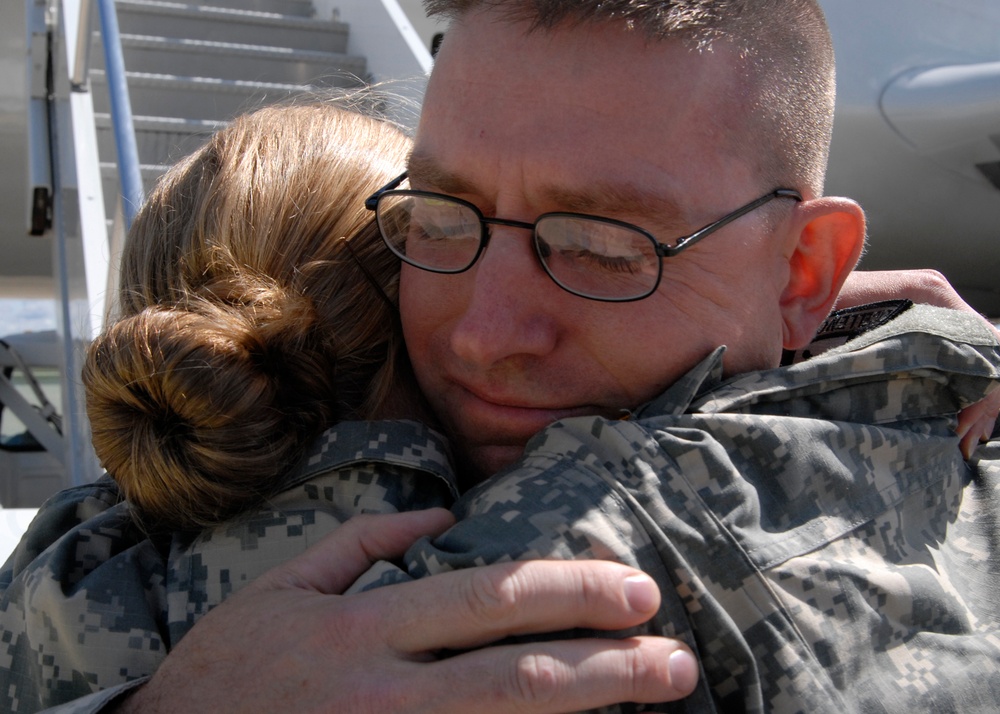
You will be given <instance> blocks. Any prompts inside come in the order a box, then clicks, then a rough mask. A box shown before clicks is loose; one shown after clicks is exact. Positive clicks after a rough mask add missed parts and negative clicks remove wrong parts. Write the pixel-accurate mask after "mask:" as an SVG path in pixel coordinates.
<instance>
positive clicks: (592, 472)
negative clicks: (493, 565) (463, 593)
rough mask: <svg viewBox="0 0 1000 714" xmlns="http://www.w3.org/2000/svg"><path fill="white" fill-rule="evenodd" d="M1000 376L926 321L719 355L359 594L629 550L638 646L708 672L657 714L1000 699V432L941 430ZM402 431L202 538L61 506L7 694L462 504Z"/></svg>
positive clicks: (566, 436) (109, 657)
mask: <svg viewBox="0 0 1000 714" xmlns="http://www.w3.org/2000/svg"><path fill="white" fill-rule="evenodd" d="M889 312H890V313H891V312H892V311H891V310H890V311H889ZM872 314H877V313H871V312H868V313H865V312H852V313H849V314H848V315H846V316H838V318H837V320H839V321H840V322H838V321H836V320H835V321H832V322H831V323H830V327H829V329H828V330H827V332H828V334H829V335H833V336H834V337H836V336H837V335H838V334H839V333H840V332H842V330H840V327H843V326H844V325H845V324H847V323H850V322H852V321H855V322H857V321H861V322H863V321H864V320H866V319H868V318H869V317H871V315H872ZM847 327H848V328H850V327H853V326H852V325H850V324H848V325H847ZM846 331H850V330H846ZM998 364H1000V356H998V352H997V346H996V343H995V341H994V340H993V337H992V335H991V334H990V333H988V332H987V331H986V330H985V329H983V328H981V327H980V326H979V325H978V324H977V323H975V321H973V320H971V319H969V318H967V317H966V316H962V315H957V314H955V313H950V312H946V311H935V310H932V309H913V310H910V311H908V312H905V313H903V314H902V315H901V316H899V317H896V318H895V319H894V320H892V321H891V322H889V323H887V324H885V325H883V326H881V327H877V328H875V329H874V330H871V331H870V332H868V333H866V334H865V335H864V336H862V337H861V338H859V339H857V340H855V341H853V342H851V343H850V345H849V346H846V347H838V348H835V349H833V350H831V351H829V352H826V353H825V354H823V355H821V356H819V357H815V358H814V359H811V360H808V361H806V362H801V363H799V364H796V365H794V366H791V367H786V368H780V369H775V370H770V371H765V372H754V373H749V374H745V375H741V376H739V377H736V378H733V379H730V380H728V381H722V380H721V376H720V375H721V350H720V351H716V352H715V353H713V354H712V355H711V356H709V357H708V358H707V359H706V360H705V361H703V362H702V363H701V364H700V365H698V366H697V367H696V368H695V369H693V370H692V371H691V372H690V373H689V374H688V375H686V376H685V377H684V378H683V379H682V380H680V381H679V382H677V383H676V384H675V385H674V386H673V387H671V388H670V389H669V390H668V391H667V392H666V393H665V394H664V395H662V396H661V397H660V398H658V399H657V400H655V401H654V402H652V403H650V404H648V405H646V406H645V407H643V408H642V409H640V410H639V411H637V412H636V413H635V414H633V415H631V417H630V418H629V419H627V420H622V421H608V420H605V419H600V418H578V419H567V420H564V421H562V422H559V423H557V424H555V425H553V426H552V427H550V428H548V429H546V430H545V431H544V432H542V433H541V434H540V435H539V436H538V437H536V438H535V439H534V440H533V441H532V443H531V444H530V447H529V450H528V453H527V455H526V457H525V459H524V461H523V462H522V463H521V464H520V465H519V468H517V469H516V470H512V471H510V472H508V473H506V474H504V475H501V476H498V477H496V478H494V479H491V480H490V481H488V482H486V483H484V484H482V485H481V486H479V487H477V488H476V489H474V490H473V491H471V492H470V493H468V494H466V495H465V496H464V497H463V498H462V499H461V500H460V501H459V503H458V504H457V505H456V510H457V511H458V513H459V515H460V517H462V518H463V519H464V520H462V522H460V523H459V524H458V525H457V526H456V527H455V528H453V529H452V530H450V531H449V532H448V533H447V534H445V535H444V536H443V537H442V538H440V539H438V540H437V541H435V542H434V543H430V542H427V541H422V542H420V543H418V544H417V545H416V546H415V547H414V548H413V549H412V550H411V551H410V553H409V554H408V556H407V562H406V565H407V568H408V571H409V574H407V573H403V572H401V571H398V570H396V569H393V568H392V567H391V566H388V565H385V564H382V565H381V566H376V567H375V568H373V570H372V572H371V573H369V574H368V576H367V577H366V578H364V579H363V581H364V584H363V586H366V587H370V586H373V585H378V584H386V583H390V582H396V581H400V580H405V579H407V578H408V577H410V575H412V576H418V577H419V576H423V575H425V574H428V573H433V572H440V571H443V570H449V569H452V568H457V567H467V566H471V565H479V564H484V563H489V562H495V561H501V560H509V559H512V558H515V559H525V558H536V557H558V558H571V557H599V558H613V559H616V560H620V561H622V562H626V563H629V564H633V565H636V566H638V567H640V568H642V569H644V570H645V571H647V572H648V573H650V575H652V576H653V577H654V578H655V579H656V580H657V581H658V582H660V583H661V585H662V586H663V588H662V589H663V591H664V598H663V605H662V607H661V609H660V612H659V613H658V614H657V616H656V618H655V619H654V620H653V622H652V624H651V629H648V628H643V630H642V632H652V633H654V634H665V635H672V636H678V637H681V638H683V639H685V640H686V641H687V642H688V643H689V644H690V645H691V646H692V647H693V648H695V649H696V651H697V652H698V655H699V657H700V659H701V662H702V667H703V677H702V682H701V683H700V686H699V690H698V691H697V692H696V693H695V695H694V696H692V697H690V698H688V699H686V700H684V701H682V702H678V703H676V704H673V705H664V706H660V707H649V708H648V710H659V711H692V712H695V711H697V712H703V711H711V710H713V709H716V708H717V709H720V710H724V711H729V710H733V711H744V710H746V711H765V710H775V711H804V712H814V711H836V712H838V713H839V712H852V711H865V712H867V711H882V710H889V711H905V710H916V711H920V710H925V711H958V710H962V711H965V710H980V711H996V709H997V702H998V701H1000V638H998V629H1000V595H998V593H997V590H998V587H997V586H998V585H1000V578H998V570H1000V562H998V555H997V554H996V553H995V552H994V551H995V546H996V544H997V543H998V542H1000V526H998V515H997V514H1000V503H998V499H1000V466H998V464H1000V442H997V441H994V442H991V443H990V444H988V445H985V446H983V447H981V448H980V449H979V451H978V452H977V456H976V458H975V459H974V460H973V461H972V462H971V463H970V464H966V463H965V462H963V461H962V459H961V457H960V454H959V452H958V448H957V441H956V439H955V437H954V436H953V435H952V432H951V428H952V427H953V426H954V417H955V413H956V412H957V410H958V409H959V408H961V407H962V406H964V405H966V404H969V403H972V402H974V401H977V400H978V399H980V398H982V396H983V395H984V394H985V393H986V392H987V390H988V389H990V388H991V387H993V386H995V384H996V380H997V379H998V378H1000V368H998ZM399 428H400V427H399V426H398V425H390V424H373V425H367V427H366V426H365V425H356V424H354V425H341V426H340V427H338V428H336V429H334V430H331V432H330V435H331V436H330V438H329V439H328V440H327V441H326V442H325V444H326V447H327V448H326V450H325V452H324V451H323V449H318V450H317V451H316V452H315V453H314V454H313V458H312V460H311V465H310V466H309V467H308V468H307V469H305V470H304V471H302V472H300V473H298V474H297V476H296V477H295V479H293V483H291V484H290V485H289V488H288V490H287V491H286V492H285V493H283V494H282V495H281V496H280V497H279V499H277V501H278V502H277V503H276V504H275V508H273V509H271V510H268V511H266V512H265V513H262V514H257V515H254V516H253V517H250V518H248V519H247V520H245V521H241V522H239V523H235V524H233V525H232V526H229V527H227V528H221V529H216V530H215V531H211V532H209V533H203V534H200V535H198V536H197V537H191V536H186V537H185V536H182V535H174V536H172V537H171V538H169V539H167V540H165V541H163V542H157V541H153V540H146V539H143V538H142V536H141V534H139V533H138V532H137V530H136V529H135V527H134V525H132V524H131V522H130V520H129V518H128V514H127V509H126V508H125V506H124V505H122V504H115V503H114V501H115V498H116V496H115V492H114V490H113V487H112V486H111V485H110V484H109V483H107V482H104V483H103V484H102V485H100V486H99V487H90V489H89V490H88V489H84V490H82V491H81V490H77V491H75V492H69V493H68V494H63V495H62V496H60V497H57V499H56V500H55V501H54V502H53V503H52V504H50V505H49V506H47V507H46V509H45V510H44V511H43V513H42V514H40V516H39V519H38V520H36V522H35V523H34V524H33V525H32V528H31V532H30V533H29V535H28V538H27V539H26V540H25V541H24V542H22V544H21V546H20V547H19V550H18V551H17V552H16V553H15V554H14V556H12V559H11V561H9V562H8V563H7V565H6V566H5V568H4V570H3V572H2V573H0V587H5V588H6V593H5V595H4V596H3V599H2V600H0V609H2V610H3V611H2V612H0V642H2V643H3V645H6V648H7V649H6V656H7V660H6V661H0V668H2V671H0V702H4V703H5V704H6V705H8V706H10V707H11V709H12V710H13V711H35V710H37V709H38V708H39V707H40V706H49V705H51V704H53V703H56V702H60V701H69V700H71V699H73V697H81V696H82V695H84V694H86V693H88V692H91V691H95V690H97V689H100V688H102V687H112V689H108V690H106V691H104V692H98V693H97V694H94V695H90V696H89V697H87V698H84V699H79V700H77V701H75V702H71V703H70V704H68V705H67V708H66V709H65V711H96V710H97V708H99V706H100V704H101V702H102V701H103V700H105V699H107V698H110V697H111V696H113V695H115V694H117V693H118V692H119V691H120V689H121V688H122V687H125V686H128V685H127V684H124V682H127V681H128V680H130V678H138V679H135V680H134V681H140V682H141V681H142V679H141V678H142V677H144V676H147V675H148V674H149V673H150V672H151V671H153V669H155V667H156V664H157V663H158V662H159V661H160V659H161V658H162V657H163V656H164V654H165V652H166V651H167V650H168V649H169V647H170V645H171V643H172V642H176V641H177V638H179V637H180V636H181V635H183V633H184V632H186V631H187V629H189V628H190V626H191V625H192V624H193V622H195V621H196V620H197V618H198V617H199V616H200V615H201V614H203V613H204V612H205V611H206V610H207V609H208V608H209V607H211V606H212V605H214V604H216V603H218V602H219V601H220V600H221V599H223V598H224V597H225V596H226V595H228V594H229V593H231V592H233V591H235V590H236V589H237V588H238V587H240V585H242V584H244V583H245V582H247V581H249V580H250V579H252V578H253V577H255V576H256V575H257V574H259V573H260V572H263V571H264V570H266V569H267V568H268V567H269V566H271V565H273V564H274V563H276V562H279V561H281V560H283V559H285V558H287V557H289V556H291V555H293V554H294V553H297V552H300V551H301V550H302V549H304V548H305V547H306V546H307V545H308V544H309V543H310V542H312V541H313V540H315V538H318V537H319V536H320V535H321V534H322V533H324V532H326V531H327V530H330V529H332V528H333V527H335V525H336V524H337V523H339V522H340V521H342V520H343V518H345V517H347V516H348V515H350V514H351V513H354V512H357V511H358V510H369V511H392V510H403V509H405V508H414V507H423V506H427V505H437V504H440V503H446V502H448V501H449V500H450V497H451V493H452V492H453V491H452V489H453V487H452V486H451V484H452V483H453V481H452V479H451V477H450V473H449V472H448V470H447V466H446V462H445V459H444V447H443V446H440V445H439V443H438V442H433V445H431V444H430V443H429V439H428V434H427V432H425V431H422V430H421V429H420V428H419V427H417V426H416V425H413V424H410V425H407V426H406V428H407V429H409V430H410V432H409V434H408V436H409V437H411V440H413V441H415V443H417V444H419V445H420V448H419V449H418V450H417V451H413V450H412V449H408V448H407V446H406V445H405V439H404V440H403V441H397V440H396V439H395V438H394V436H399V435H400V434H399V432H397V431H396V430H397V429H399ZM359 430H364V431H363V432H362V433H358V432H359ZM402 436H407V435H405V434H403V435H402ZM386 439H387V440H388V441H387V442H386V443H383V442H380V440H386ZM352 441H353V443H349V442H352ZM358 444H361V445H363V446H364V447H366V448H367V450H368V451H367V453H358V454H354V452H355V451H357V445H358ZM397 445H402V446H399V447H397ZM410 446H411V447H412V444H411V445H410ZM386 452H389V453H395V454H396V458H395V459H385V458H384V457H385V453H386ZM352 454H354V456H351V455H352ZM386 460H388V461H390V462H391V463H392V467H391V468H389V469H386V468H385V467H384V466H383V465H382V463H383V462H384V461H386ZM390 471H391V473H389V472H390ZM344 489H346V490H344ZM341 490H344V492H343V493H340V491H341ZM419 497H423V498H422V500H421V499H420V498H419ZM53 541H54V542H55V545H54V546H53V547H52V548H50V549H49V550H47V551H46V552H44V553H41V549H42V548H44V547H45V546H47V545H48V544H49V543H50V542H53ZM284 541H289V544H287V545H285V544H284V543H283V542H284ZM40 553H41V554H40ZM637 632H638V630H637ZM576 634H585V633H576ZM127 648H131V649H127ZM2 649H3V647H2V645H0V651H2ZM126 655H127V656H126ZM625 709H629V707H625ZM633 709H637V710H638V709H641V707H634V708H633Z"/></svg>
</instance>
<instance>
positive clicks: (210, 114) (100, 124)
mask: <svg viewBox="0 0 1000 714" xmlns="http://www.w3.org/2000/svg"><path fill="white" fill-rule="evenodd" d="M248 5H250V6H252V9H248V8H247V6H248ZM115 7H116V9H117V17H118V27H119V30H120V32H121V35H120V38H121V48H122V54H123V59H124V65H125V69H126V75H125V76H126V81H127V84H128V91H129V97H130V99H131V108H132V115H133V126H134V129H135V137H136V146H137V150H138V159H139V163H140V172H141V176H142V183H143V185H144V187H145V189H147V190H148V189H149V187H150V186H151V184H152V182H153V181H155V180H156V178H157V177H158V176H159V175H160V174H161V173H162V172H163V171H164V170H165V168H166V166H168V165H170V164H171V163H173V162H174V161H176V160H177V159H178V158H180V157H181V156H183V155H185V154H187V153H189V152H190V151H191V150H193V149H194V148H195V147H196V146H197V145H198V144H200V143H201V142H202V141H203V140H204V138H205V137H206V136H207V135H208V134H209V133H211V132H212V131H214V130H215V129H216V128H218V127H219V126H220V125H221V123H222V122H225V121H226V120H227V119H229V118H230V117H232V116H233V115H234V114H236V113H238V112H240V111H242V110H245V109H247V108H249V107H252V106H256V105H258V104H261V103H265V102H270V101H274V100H277V99H284V98H286V97H288V96H289V95H292V94H296V93H300V92H302V91H309V90H312V89H318V88H323V87H329V86H340V87H344V86H347V87H351V86H358V85H360V84H362V83H363V82H365V81H368V80H369V79H370V77H368V76H367V68H366V62H365V59H364V58H363V57H358V56H352V55H350V54H349V53H348V51H347V44H348V31H349V27H348V25H347V24H345V23H343V22H339V21H335V20H333V19H328V20H321V19H318V18H316V17H315V9H314V7H313V4H312V2H310V1H308V0H268V1H265V0H257V2H254V3H240V2H236V0H214V1H213V2H210V3H204V4H200V5H189V4H181V3H176V2H160V1H157V0H118V2H116V3H115ZM92 43H93V44H92V46H91V55H90V56H91V69H90V73H89V76H90V82H91V86H92V89H93V93H94V112H95V114H94V120H95V124H96V126H97V136H98V154H99V156H100V160H101V173H102V178H103V184H104V195H105V210H106V212H107V214H108V215H109V216H110V215H113V212H114V208H115V206H114V197H115V196H116V194H117V193H118V189H117V181H118V178H117V176H118V170H117V157H116V149H115V139H114V132H113V123H112V117H111V108H110V106H109V101H108V94H109V93H108V77H107V74H106V71H105V62H104V52H103V50H102V46H101V34H100V32H99V31H97V30H95V31H94V32H93V38H92Z"/></svg>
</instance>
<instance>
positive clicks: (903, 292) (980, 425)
mask: <svg viewBox="0 0 1000 714" xmlns="http://www.w3.org/2000/svg"><path fill="white" fill-rule="evenodd" d="M889 298H907V299H909V300H912V301H913V302H915V303H921V304H925V305H935V306H937V307H947V308H951V309H953V310H963V311H965V312H972V313H976V314H978V313H977V312H976V310H974V309H973V308H972V306H971V305H969V304H968V303H967V302H965V301H964V300H963V299H962V297H961V296H960V295H959V294H958V292H957V291H956V290H955V288H953V287H952V286H951V283H949V282H948V280H947V279H946V278H945V277H944V276H943V275H942V274H941V273H939V272H938V271H936V270H874V271H855V272H853V273H851V275H850V276H849V277H848V279H847V282H846V283H844V288H843V290H841V292H840V297H839V298H838V300H837V304H836V307H837V308H844V307H853V306H855V305H863V304H865V303H869V302H877V301H879V300H886V299H889ZM984 322H988V321H986V320H985V318H984ZM988 324H989V323H988ZM990 327H991V328H992V329H993V331H994V332H995V333H996V334H997V338H998V339H1000V331H998V330H997V329H996V327H995V326H993V325H992V324H990ZM998 414H1000V389H996V390H994V391H993V392H992V393H991V394H990V395H989V396H988V397H986V399H984V400H982V401H980V402H977V403H976V404H973V405H972V406H970V407H966V408H965V409H963V410H962V412H961V413H960V414H959V418H958V435H959V436H960V437H961V449H962V454H964V455H965V458H967V459H968V458H969V457H970V456H971V455H972V452H973V450H974V449H975V448H976V445H977V444H979V443H980V442H981V441H986V440H988V439H989V438H990V435H991V434H992V433H993V430H994V428H995V427H996V422H997V415H998Z"/></svg>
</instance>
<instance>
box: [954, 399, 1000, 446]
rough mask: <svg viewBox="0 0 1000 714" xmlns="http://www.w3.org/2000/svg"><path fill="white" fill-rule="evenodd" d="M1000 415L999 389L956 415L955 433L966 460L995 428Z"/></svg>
mask: <svg viewBox="0 0 1000 714" xmlns="http://www.w3.org/2000/svg"><path fill="white" fill-rule="evenodd" d="M998 413H1000V389H995V390H993V391H992V392H990V394H989V395H988V396H987V397H986V398H985V399H983V400H981V401H979V402H976V403H975V404H973V405H971V406H968V407H966V408H965V409H963V410H962V411H961V412H960V413H959V415H958V427H957V428H956V432H957V433H958V435H959V437H961V442H960V447H961V449H962V455H963V456H964V457H965V458H966V459H968V458H970V457H971V456H972V452H973V451H975V449H976V446H977V445H978V444H979V442H981V441H986V440H988V439H989V438H990V436H991V435H992V434H993V430H994V428H995V427H996V422H997V414H998Z"/></svg>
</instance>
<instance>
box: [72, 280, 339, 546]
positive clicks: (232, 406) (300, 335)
mask: <svg viewBox="0 0 1000 714" xmlns="http://www.w3.org/2000/svg"><path fill="white" fill-rule="evenodd" d="M229 297H230V303H231V304H220V303H218V302H212V301H208V300H204V301H196V302H194V303H193V304H192V305H189V306H183V307H150V308H147V309H145V310H143V311H142V312H140V313H139V314H137V315H134V316H132V317H129V318H125V319H122V320H120V321H119V322H117V323H115V324H113V325H111V326H110V327H109V328H108V329H107V330H106V331H105V332H104V334H102V335H101V336H100V337H99V338H98V339H97V340H96V341H95V343H94V344H93V345H92V347H91V349H90V351H89V353H88V358H87V361H86V363H85V366H84V373H83V379H84V385H85V387H86V390H87V411H88V415H89V416H90V420H91V428H92V434H93V442H94V448H95V450H96V452H97V455H98V457H99V458H100V459H101V462H102V463H103V465H104V467H105V468H106V469H107V470H108V472H109V473H111V474H112V475H113V476H114V478H115V480H116V481H117V482H118V483H119V485H120V486H121V488H122V491H123V493H124V495H125V497H126V498H127V499H128V500H129V501H131V502H132V503H133V504H134V505H135V506H136V507H137V508H138V509H139V513H140V514H141V516H142V518H143V520H144V521H146V522H147V523H148V525H154V524H155V525H157V526H159V525H166V526H168V527H171V528H177V527H201V526H206V525H212V524H215V523H218V522H220V521H222V520H225V519H226V518H227V517H229V516H231V515H234V514H236V513H238V512H240V511H241V510H244V509H245V508H247V507H248V506H250V505H251V504H254V503H257V502H258V501H259V500H260V499H261V498H262V497H263V496H265V495H267V494H268V493H270V492H271V491H273V489H274V487H275V486H276V485H278V484H276V483H275V482H276V481H277V480H278V476H279V475H280V474H281V473H283V472H284V471H286V470H287V469H288V468H289V467H290V466H291V465H292V464H293V463H294V462H295V461H296V460H297V459H298V458H300V457H301V454H302V451H303V450H304V448H305V446H306V445H307V444H308V443H309V441H310V440H311V439H312V438H314V437H315V435H316V433H317V432H318V431H319V430H320V429H321V427H322V425H325V424H326V423H328V421H329V419H330V416H331V415H330V413H329V410H330V409H331V399H330V398H329V397H330V391H331V389H332V387H331V386H330V385H331V384H332V379H331V378H330V377H329V376H328V375H330V374H331V373H332V371H333V370H332V368H331V367H330V366H326V369H316V372H315V373H313V374H309V373H303V372H302V371H301V370H302V369H303V367H302V365H301V362H302V361H303V360H304V361H306V362H307V363H308V364H307V367H308V368H316V367H317V366H322V362H323V355H322V353H321V352H319V351H317V350H316V349H311V348H310V345H311V343H312V342H314V341H315V340H314V339H313V338H312V337H311V336H310V333H311V331H312V330H311V325H312V322H313V318H312V317H311V309H310V308H309V305H308V301H307V300H306V299H305V298H302V297H300V296H292V297H289V296H287V295H283V294H280V293H279V292H276V291H273V290H264V291H260V290H254V291H249V292H244V293H243V294H242V295H241V296H240V297H239V299H235V300H234V299H233V297H234V296H233V295H230V296H229ZM300 351H301V354H299V352H300ZM293 375H297V376H293ZM303 382H308V384H304V383H303ZM234 487H235V490H236V491H237V492H239V493H240V494H241V495H244V498H243V500H240V499H234V498H233V496H232V494H233V492H234Z"/></svg>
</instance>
